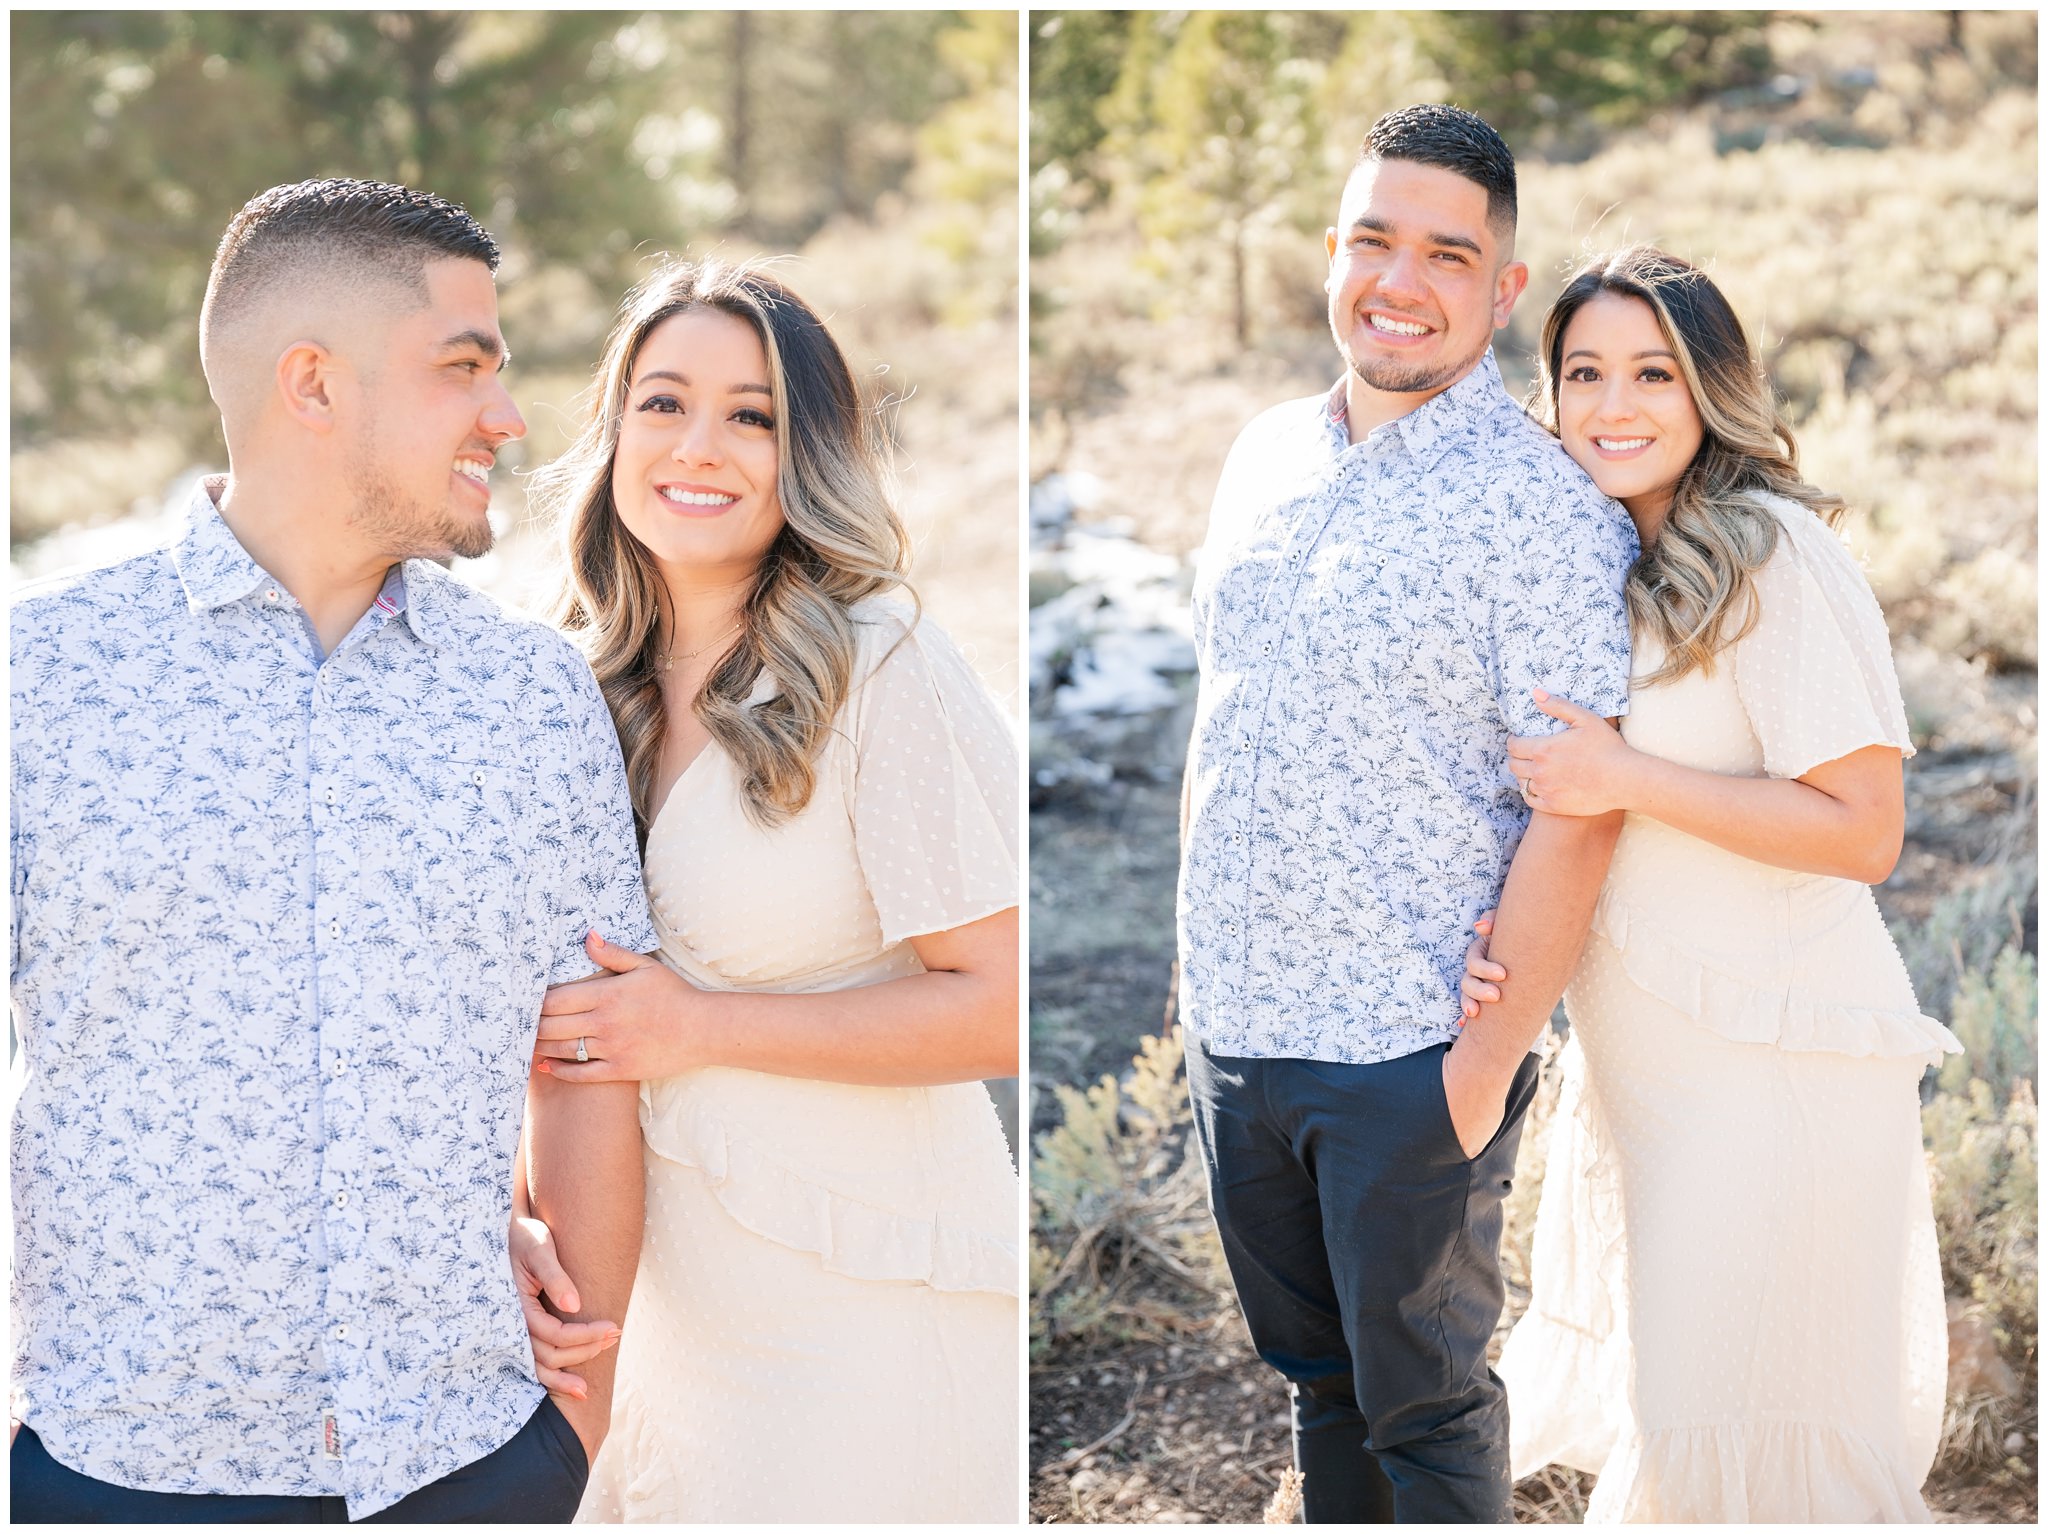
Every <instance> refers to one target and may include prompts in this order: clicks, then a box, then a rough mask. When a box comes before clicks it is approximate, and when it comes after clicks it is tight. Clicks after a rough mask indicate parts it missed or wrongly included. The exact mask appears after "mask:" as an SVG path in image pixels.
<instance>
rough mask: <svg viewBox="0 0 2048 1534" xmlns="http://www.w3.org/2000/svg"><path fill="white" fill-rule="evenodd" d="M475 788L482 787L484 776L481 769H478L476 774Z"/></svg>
mask: <svg viewBox="0 0 2048 1534" xmlns="http://www.w3.org/2000/svg"><path fill="white" fill-rule="evenodd" d="M476 786H477V787H478V788H482V787H483V786H484V775H483V770H482V769H481V768H479V769H478V770H477V774H476Z"/></svg>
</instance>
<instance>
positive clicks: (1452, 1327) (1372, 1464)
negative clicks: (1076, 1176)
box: [1187, 1037, 1539, 1523]
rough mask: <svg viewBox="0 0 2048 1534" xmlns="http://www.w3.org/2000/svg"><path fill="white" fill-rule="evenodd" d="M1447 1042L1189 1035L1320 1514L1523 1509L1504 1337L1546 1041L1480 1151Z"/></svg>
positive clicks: (1208, 1143)
mask: <svg viewBox="0 0 2048 1534" xmlns="http://www.w3.org/2000/svg"><path fill="white" fill-rule="evenodd" d="M1449 1048H1450V1046H1449V1045H1448V1044H1439V1045H1437V1046H1435V1047H1433V1048H1430V1049H1424V1050H1420V1051H1418V1052H1416V1053H1415V1054H1412V1055H1406V1056H1403V1057H1402V1058H1400V1059H1397V1060H1386V1061H1381V1062H1378V1063H1376V1064H1373V1065H1335V1064H1329V1063H1326V1062H1323V1061H1319V1060H1249V1059H1235V1058H1228V1057H1223V1056H1217V1055H1210V1054H1208V1053H1206V1052H1205V1051H1204V1050H1203V1049H1202V1048H1201V1045H1200V1043H1199V1041H1197V1040H1196V1039H1194V1038H1193V1037H1190V1038H1189V1039H1188V1042H1187V1072H1188V1089H1189V1093H1190V1095H1191V1097H1192V1099H1193V1103H1194V1116H1195V1135H1196V1140H1197V1143H1198V1145H1199V1148H1200V1151H1201V1155H1202V1160H1203V1163H1204V1166H1205V1168H1206V1170H1207V1172H1208V1178H1209V1196H1210V1204H1211V1207H1212V1208H1213V1210H1214V1211H1215V1215H1216V1226H1217V1229H1218V1231H1219V1232H1220V1233H1221V1235H1222V1238H1223V1251H1224V1255H1225V1257H1226V1258H1227V1259H1228V1261H1229V1264H1230V1275H1231V1279H1232V1281H1233V1282H1234V1283H1235V1285H1236V1287H1237V1297H1238V1302H1239V1304H1240V1305H1242V1306H1243V1308H1244V1317H1245V1323H1246V1325H1247V1326H1248V1327H1249V1328H1250V1331H1251V1336H1252V1343H1253V1345H1254V1346H1255V1347H1257V1349H1258V1351H1259V1356H1260V1357H1261V1358H1263V1359H1265V1361H1266V1362H1267V1363H1269V1364H1271V1365H1272V1366H1273V1367H1274V1368H1276V1369H1278V1370H1279V1371H1280V1372H1281V1373H1282V1374H1283V1375H1285V1376H1286V1377H1287V1379H1288V1382H1289V1385H1290V1387H1291V1391H1292V1395H1293V1398H1294V1454H1295V1465H1296V1468H1298V1469H1299V1470H1300V1471H1301V1472H1302V1476H1303V1481H1302V1499H1303V1511H1304V1513H1305V1515H1306V1516H1307V1519H1308V1521H1309V1522H1310V1523H1395V1522H1398V1523H1507V1522H1510V1521H1511V1515H1510V1512H1509V1498H1510V1494H1511V1490H1512V1487H1511V1484H1510V1481H1509V1478H1508V1404H1507V1395H1506V1392H1505V1391H1504V1390H1503V1389H1502V1388H1501V1383H1500V1379H1499V1377H1498V1376H1497V1375H1495V1374H1494V1372H1493V1370H1492V1369H1490V1368H1489V1367H1488V1366H1487V1362H1486V1345H1487V1342H1488V1341H1489V1339H1490V1338H1491V1337H1492V1335H1493V1329H1494V1326H1495V1324H1496V1323H1497V1322H1498V1321H1499V1320H1500V1312H1501V1307H1502V1305H1503V1304H1504V1303H1505V1301H1506V1298H1507V1291H1506V1287H1505V1285H1504V1284H1503V1283H1502V1280H1501V1275H1500V1236H1501V1219H1502V1204H1503V1202H1504V1201H1505V1199H1506V1198H1507V1195H1508V1192H1509V1190H1510V1189H1511V1188H1512V1186H1513V1179H1514V1171H1515V1150H1516V1147H1517V1146H1518V1145H1519V1144H1520V1142H1521V1136H1522V1120H1523V1118H1524V1116H1525V1115H1526V1114H1527V1112H1528V1108H1529V1103H1530V1101H1531V1100H1532V1099H1533V1098H1534V1097H1535V1095H1536V1082H1537V1076H1538V1072H1539V1067H1538V1063H1537V1061H1536V1059H1535V1057H1534V1056H1531V1057H1529V1058H1527V1059H1525V1060H1524V1061H1523V1062H1522V1064H1521V1066H1520V1067H1519V1068H1518V1069H1517V1070H1516V1073H1515V1079H1514V1084H1513V1086H1512V1087H1511V1088H1510V1089H1509V1092H1508V1101H1507V1116H1506V1118H1505V1119H1504V1121H1503V1122H1502V1124H1501V1127H1500V1129H1499V1131H1498V1132H1497V1133H1496V1134H1495V1135H1494V1138H1493V1140H1492V1141H1491V1143H1489V1144H1488V1145H1487V1146H1486V1148H1485V1149H1484V1150H1482V1151H1481V1152H1480V1153H1479V1154H1478V1155H1477V1156H1476V1157H1471V1158H1467V1157H1466V1155H1465V1153H1464V1150H1463V1148H1462V1147H1461V1146H1460V1145H1459V1144H1458V1136H1457V1131H1456V1130H1455V1129H1454V1128H1453V1127H1452V1124H1451V1116H1450V1107H1449V1105H1448V1103H1447V1102H1446V1101H1445V1098H1444V1089H1443V1057H1444V1054H1445V1052H1446V1051H1447V1050H1448V1049H1449Z"/></svg>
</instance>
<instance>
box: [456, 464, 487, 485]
mask: <svg viewBox="0 0 2048 1534" xmlns="http://www.w3.org/2000/svg"><path fill="white" fill-rule="evenodd" d="M455 472H456V473H457V474H460V475H462V476H464V477H465V478H467V479H473V480H475V481H476V482H477V483H478V484H480V485H487V484H489V483H490V481H491V466H490V465H489V464H487V463H475V462H472V461H471V460H470V459H467V458H458V459H456V460H455Z"/></svg>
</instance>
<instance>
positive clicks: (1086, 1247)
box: [1031, 1028, 1228, 1356]
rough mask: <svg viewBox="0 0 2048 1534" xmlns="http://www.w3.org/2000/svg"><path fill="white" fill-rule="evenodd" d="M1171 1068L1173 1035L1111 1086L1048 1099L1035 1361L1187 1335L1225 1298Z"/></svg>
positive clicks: (1034, 1182)
mask: <svg viewBox="0 0 2048 1534" xmlns="http://www.w3.org/2000/svg"><path fill="white" fill-rule="evenodd" d="M1181 1059H1182V1046H1181V1033H1180V1029H1178V1028H1175V1029H1174V1030H1173V1032H1172V1033H1170V1034H1168V1035H1165V1036H1158V1035H1154V1036H1152V1037H1148V1038H1147V1039H1146V1040H1145V1041H1144V1043H1143V1046H1142V1047H1141V1049H1140V1050H1139V1052H1138V1054H1137V1056H1136V1057H1135V1058H1134V1059H1133V1060H1132V1061H1131V1071H1130V1074H1129V1076H1128V1078H1127V1079H1126V1080H1125V1082H1123V1083H1122V1084H1121V1085H1120V1084H1119V1083H1118V1081H1117V1079H1116V1078H1115V1077H1114V1076H1104V1077H1103V1078H1102V1079H1101V1080H1100V1081H1098V1082H1097V1083H1096V1084H1095V1085H1094V1086H1092V1087H1090V1088H1088V1089H1087V1090H1086V1091H1082V1090H1080V1089H1079V1088H1076V1087H1070V1086H1065V1085H1060V1086H1057V1087H1055V1088H1054V1089H1053V1091H1054V1093H1055V1094H1056V1096H1057V1097H1058V1099H1059V1104H1060V1123H1059V1125H1058V1126H1057V1127H1056V1128H1054V1129H1051V1130H1048V1131H1047V1132H1046V1133H1044V1134H1042V1135H1040V1136H1039V1137H1038V1139H1037V1142H1036V1146H1035V1149H1034V1152H1033V1155H1032V1158H1031V1222H1032V1236H1031V1291H1032V1295H1033V1300H1034V1302H1033V1305H1032V1310H1031V1348H1032V1353H1033V1356H1038V1355H1040V1354H1042V1353H1044V1352H1045V1351H1047V1350H1048V1349H1050V1348H1052V1347H1054V1346H1058V1345H1061V1344H1069V1343H1074V1342H1081V1341H1087V1340H1090V1339H1092V1338H1096V1337H1098V1336H1103V1337H1107V1338H1109V1339H1112V1340H1119V1341H1121V1340H1128V1339H1129V1338H1131V1337H1134V1336H1138V1335H1144V1334H1147V1333H1151V1334H1161V1333H1165V1332H1170V1331H1180V1330H1185V1329H1187V1328H1188V1327H1189V1325H1190V1324H1191V1323H1195V1322H1199V1321H1202V1320H1205V1319H1206V1318H1207V1316H1208V1314H1209V1313H1210V1312H1211V1311H1213V1309H1214V1308H1215V1302H1216V1299H1217V1298H1218V1297H1219V1295H1220V1294H1222V1293H1224V1292H1227V1282H1228V1281H1227V1279H1226V1278H1225V1275H1224V1269H1223V1253H1222V1248H1221V1246H1220V1244H1219V1243H1218V1241H1217V1239H1216V1229H1215V1226H1214V1225H1213V1224H1212V1223H1211V1221H1210V1219H1209V1207H1208V1198H1207V1189H1206V1186H1205V1184H1204V1180H1203V1176H1202V1167H1201V1162H1200V1159H1199V1158H1198V1157H1196V1156H1194V1155H1192V1154H1190V1153H1189V1147H1188V1145H1187V1143H1186V1140H1187V1129H1188V1126H1189V1125H1190V1124H1191V1123H1192V1115H1191V1113H1190V1111H1189V1107H1188V1088H1187V1078H1186V1077H1185V1076H1183V1075H1182V1074H1181Z"/></svg>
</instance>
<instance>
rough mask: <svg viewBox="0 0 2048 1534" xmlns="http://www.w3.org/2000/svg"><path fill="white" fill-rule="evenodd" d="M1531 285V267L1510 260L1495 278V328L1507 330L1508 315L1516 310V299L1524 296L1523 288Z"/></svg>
mask: <svg viewBox="0 0 2048 1534" xmlns="http://www.w3.org/2000/svg"><path fill="white" fill-rule="evenodd" d="M1527 286H1529V268H1528V266H1527V265H1526V264H1525V263H1523V262H1520V261H1510V262H1509V263H1508V264H1507V265H1506V266H1504V267H1502V268H1501V269H1500V275H1499V276H1497V277H1495V278H1494V280H1493V328H1494V329H1495V330H1505V329H1507V325H1508V316H1509V315H1511V314H1513V313H1514V312H1515V300H1516V299H1518V298H1520V297H1521V296H1522V290H1523V289H1524V288H1526V287H1527Z"/></svg>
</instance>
